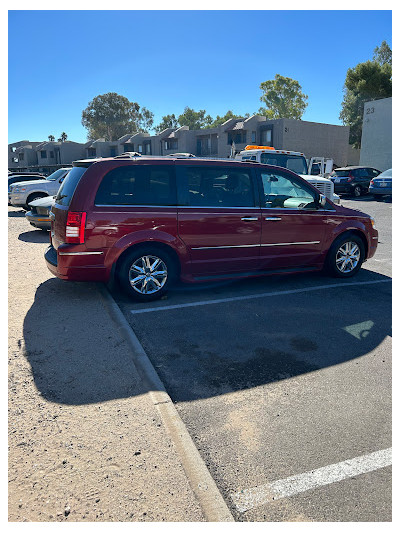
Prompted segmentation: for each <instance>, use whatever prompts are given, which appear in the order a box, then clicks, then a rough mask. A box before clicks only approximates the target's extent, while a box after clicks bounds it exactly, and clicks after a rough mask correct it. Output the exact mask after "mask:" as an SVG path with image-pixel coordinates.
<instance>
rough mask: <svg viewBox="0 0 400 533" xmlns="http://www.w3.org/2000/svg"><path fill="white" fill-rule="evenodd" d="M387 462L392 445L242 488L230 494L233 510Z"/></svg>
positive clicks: (282, 496) (274, 498)
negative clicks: (266, 482) (248, 487)
mask: <svg viewBox="0 0 400 533" xmlns="http://www.w3.org/2000/svg"><path fill="white" fill-rule="evenodd" d="M391 464H392V448H387V449H386V450H379V451H377V452H373V453H370V454H368V455H362V456H360V457H355V458H354V459H348V460H346V461H342V462H341V463H336V464H333V465H328V466H324V467H322V468H317V469H316V470H311V471H310V472H305V473H303V474H298V475H296V476H290V477H287V478H285V479H279V480H278V481H274V482H272V483H268V484H266V485H261V486H259V487H253V488H250V489H244V490H241V491H239V492H235V493H233V494H231V500H232V502H233V504H234V505H235V507H236V509H237V510H238V511H239V512H241V513H244V512H245V511H249V510H250V509H253V508H254V507H258V506H260V505H265V504H268V503H271V502H272V501H274V500H278V499H281V498H288V497H290V496H294V495H295V494H299V493H301V492H305V491H307V490H312V489H316V488H318V487H322V486H324V485H330V484H331V483H336V482H338V481H342V480H344V479H348V478H350V477H354V476H359V475H361V474H366V473H367V472H373V471H374V470H378V469H380V468H384V467H385V466H390V465H391Z"/></svg>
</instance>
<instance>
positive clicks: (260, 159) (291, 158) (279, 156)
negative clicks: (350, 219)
mask: <svg viewBox="0 0 400 533" xmlns="http://www.w3.org/2000/svg"><path fill="white" fill-rule="evenodd" d="M235 159H238V160H239V161H252V162H257V163H263V164H265V165H275V166H277V167H283V168H287V169H288V170H291V171H292V172H296V174H298V175H299V176H301V177H302V178H303V179H305V180H307V181H308V182H309V183H311V185H313V186H314V187H316V188H317V189H318V190H319V191H321V194H324V195H325V196H326V197H327V198H329V200H331V201H332V202H335V203H336V204H340V198H339V196H338V195H337V194H335V193H334V185H333V183H332V181H331V180H330V179H327V178H323V177H322V176H313V175H311V174H309V173H308V166H307V160H306V158H305V156H304V154H302V153H301V152H293V151H291V150H275V148H272V147H270V146H252V145H249V146H246V148H245V149H244V150H242V151H241V152H240V153H239V154H237V155H236V156H235Z"/></svg>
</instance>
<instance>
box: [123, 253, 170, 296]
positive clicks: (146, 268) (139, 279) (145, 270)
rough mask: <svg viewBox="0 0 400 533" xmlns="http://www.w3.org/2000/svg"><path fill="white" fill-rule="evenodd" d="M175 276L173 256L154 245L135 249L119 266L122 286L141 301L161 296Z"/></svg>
mask: <svg viewBox="0 0 400 533" xmlns="http://www.w3.org/2000/svg"><path fill="white" fill-rule="evenodd" d="M175 277H176V267H175V262H174V260H173V259H172V257H171V256H170V255H169V254H168V252H165V251H164V250H161V249H158V248H157V247H154V246H146V247H142V248H138V249H137V250H133V251H132V252H131V253H129V254H128V255H127V256H126V257H125V258H124V259H123V261H122V263H121V265H120V266H119V268H118V278H119V281H120V284H121V286H122V288H123V289H124V291H125V292H126V293H127V294H128V295H129V296H130V297H131V298H133V299H134V300H137V301H140V302H149V301H152V300H157V299H158V298H161V296H162V295H163V294H165V293H166V292H167V290H168V288H169V287H170V286H171V284H172V282H173V281H174V280H175Z"/></svg>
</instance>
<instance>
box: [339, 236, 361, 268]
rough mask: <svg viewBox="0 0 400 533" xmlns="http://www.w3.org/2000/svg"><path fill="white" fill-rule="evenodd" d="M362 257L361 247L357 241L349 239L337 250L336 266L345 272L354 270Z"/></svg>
mask: <svg viewBox="0 0 400 533" xmlns="http://www.w3.org/2000/svg"><path fill="white" fill-rule="evenodd" d="M360 257H361V252H360V247H359V246H358V244H357V243H356V242H352V241H347V242H345V243H343V244H342V246H341V247H340V248H339V250H338V251H337V252H336V259H335V261H336V267H337V268H338V270H339V271H340V272H343V274H348V273H349V272H352V271H353V270H354V269H355V268H356V266H357V265H358V263H359V261H360Z"/></svg>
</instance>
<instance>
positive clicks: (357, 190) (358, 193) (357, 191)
mask: <svg viewBox="0 0 400 533" xmlns="http://www.w3.org/2000/svg"><path fill="white" fill-rule="evenodd" d="M361 194H362V189H361V187H360V186H359V185H356V186H355V187H354V189H353V196H354V197H355V198H358V197H359V196H361Z"/></svg>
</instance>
